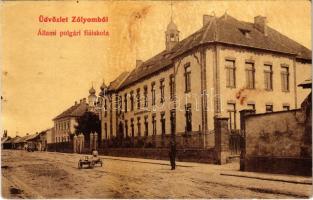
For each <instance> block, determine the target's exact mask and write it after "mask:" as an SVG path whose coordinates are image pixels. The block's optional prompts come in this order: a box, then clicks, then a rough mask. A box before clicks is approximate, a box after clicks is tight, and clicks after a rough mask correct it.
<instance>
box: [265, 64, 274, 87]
mask: <svg viewBox="0 0 313 200" xmlns="http://www.w3.org/2000/svg"><path fill="white" fill-rule="evenodd" d="M264 84H265V90H273V70H272V65H264Z"/></svg>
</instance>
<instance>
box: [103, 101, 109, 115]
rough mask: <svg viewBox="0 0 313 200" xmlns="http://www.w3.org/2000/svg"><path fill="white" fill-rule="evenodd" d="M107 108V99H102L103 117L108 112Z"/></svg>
mask: <svg viewBox="0 0 313 200" xmlns="http://www.w3.org/2000/svg"><path fill="white" fill-rule="evenodd" d="M107 108H108V105H107V100H106V99H105V100H104V117H106V116H107V114H108V111H107Z"/></svg>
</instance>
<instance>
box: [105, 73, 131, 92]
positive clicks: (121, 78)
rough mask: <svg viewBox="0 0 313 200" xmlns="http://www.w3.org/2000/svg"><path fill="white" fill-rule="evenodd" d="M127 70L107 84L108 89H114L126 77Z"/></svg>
mask: <svg viewBox="0 0 313 200" xmlns="http://www.w3.org/2000/svg"><path fill="white" fill-rule="evenodd" d="M128 74H129V72H122V73H121V74H120V75H119V76H118V77H117V78H116V79H115V80H114V81H112V82H111V83H110V84H109V87H108V90H109V91H114V90H116V89H118V88H119V86H120V85H121V83H122V82H123V81H124V80H125V79H126V78H127V76H128Z"/></svg>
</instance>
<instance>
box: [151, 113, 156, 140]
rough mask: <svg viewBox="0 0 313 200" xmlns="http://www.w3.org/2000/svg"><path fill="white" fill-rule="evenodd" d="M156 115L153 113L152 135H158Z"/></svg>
mask: <svg viewBox="0 0 313 200" xmlns="http://www.w3.org/2000/svg"><path fill="white" fill-rule="evenodd" d="M155 118H156V115H155V114H153V115H152V135H156V119H155Z"/></svg>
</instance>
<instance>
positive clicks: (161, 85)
mask: <svg viewBox="0 0 313 200" xmlns="http://www.w3.org/2000/svg"><path fill="white" fill-rule="evenodd" d="M164 87H165V85H164V79H161V80H160V92H161V101H160V102H161V103H164Z"/></svg>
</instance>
